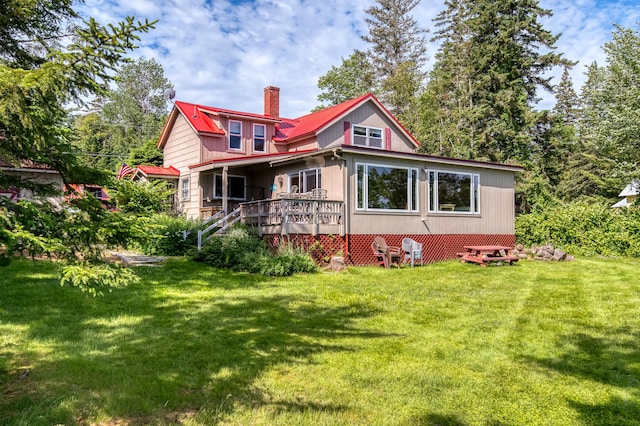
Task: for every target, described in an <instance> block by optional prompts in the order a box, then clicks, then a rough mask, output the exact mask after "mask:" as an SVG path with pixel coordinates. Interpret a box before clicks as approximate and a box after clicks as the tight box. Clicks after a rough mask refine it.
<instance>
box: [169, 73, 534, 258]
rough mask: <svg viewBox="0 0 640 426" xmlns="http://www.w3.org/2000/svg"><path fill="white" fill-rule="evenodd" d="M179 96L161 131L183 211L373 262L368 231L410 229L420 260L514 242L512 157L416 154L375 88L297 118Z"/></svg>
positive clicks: (274, 103)
mask: <svg viewBox="0 0 640 426" xmlns="http://www.w3.org/2000/svg"><path fill="white" fill-rule="evenodd" d="M279 102H280V89H279V88H277V87H271V86H270V87H267V88H265V90H264V113H263V114H256V113H247V112H240V111H233V110H228V109H222V108H216V107H209V106H204V105H197V104H191V103H186V102H180V101H176V102H175V103H174V107H173V109H172V111H171V113H170V114H169V117H168V119H167V122H166V125H165V127H164V129H163V131H162V134H161V136H160V139H159V142H158V147H159V148H160V149H161V150H162V151H163V153H164V167H165V168H169V167H173V168H175V169H176V170H178V171H179V180H178V188H177V193H178V194H177V198H178V201H177V207H178V209H179V210H180V211H181V212H183V213H184V214H185V215H186V216H187V217H190V218H207V217H209V216H211V215H213V214H215V213H216V212H219V211H223V212H225V213H230V212H232V211H236V212H237V214H239V215H241V218H242V220H243V221H244V222H245V223H249V224H253V225H255V226H257V227H258V229H259V231H260V232H261V234H262V235H263V236H264V237H265V238H266V239H267V240H268V241H270V242H271V243H272V244H273V245H274V246H275V245H277V244H280V243H281V242H283V241H287V242H292V241H293V242H295V243H299V244H302V245H305V246H311V245H313V247H316V248H318V250H321V251H322V252H323V253H324V254H325V255H327V254H329V255H330V254H334V253H337V252H341V253H342V254H344V255H345V256H346V257H347V259H348V260H349V261H351V262H352V263H354V264H372V263H373V262H374V257H373V256H372V250H371V242H372V240H373V238H374V237H375V236H376V235H382V236H384V237H385V239H386V240H387V242H388V243H389V244H390V245H398V246H399V245H400V243H401V241H402V238H405V237H409V238H413V239H414V240H416V241H418V242H421V243H422V244H423V247H424V250H423V257H424V261H425V262H432V261H436V260H442V259H447V258H453V257H456V253H457V252H460V251H462V247H463V246H464V245H471V244H472V245H481V244H500V245H513V244H514V242H515V236H514V234H515V230H514V219H515V201H514V199H515V197H514V176H515V173H516V172H519V171H522V170H523V169H522V168H521V167H518V166H513V165H506V164H495V163H486V162H480V161H470V160H460V159H451V158H443V157H436V156H428V155H423V154H419V153H418V152H417V149H418V147H419V143H418V141H417V140H416V139H415V138H414V137H413V136H412V135H411V134H410V133H409V132H408V131H407V130H406V129H405V128H404V127H403V126H402V125H401V124H400V123H399V122H398V121H397V120H396V118H395V117H394V116H393V115H392V114H391V113H390V112H389V111H388V110H387V109H386V108H385V107H384V105H382V103H381V102H380V101H379V100H378V99H377V98H376V97H375V96H374V95H372V94H367V95H363V96H360V97H358V98H355V99H352V100H349V101H347V102H344V103H342V104H340V105H336V106H333V107H329V108H326V109H323V110H321V111H318V112H315V113H311V114H308V115H305V116H302V117H298V118H294V119H288V118H283V117H281V116H280V112H279V109H280V108H279Z"/></svg>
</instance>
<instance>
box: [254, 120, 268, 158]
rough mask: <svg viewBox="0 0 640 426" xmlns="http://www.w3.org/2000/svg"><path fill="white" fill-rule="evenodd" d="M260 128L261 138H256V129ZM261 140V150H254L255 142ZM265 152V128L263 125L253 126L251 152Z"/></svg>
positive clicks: (256, 124)
mask: <svg viewBox="0 0 640 426" xmlns="http://www.w3.org/2000/svg"><path fill="white" fill-rule="evenodd" d="M258 127H262V138H258V137H257V136H256V128H258ZM258 140H262V149H257V148H256V141H258ZM266 150H267V126H266V125H265V124H259V123H254V124H253V152H266Z"/></svg>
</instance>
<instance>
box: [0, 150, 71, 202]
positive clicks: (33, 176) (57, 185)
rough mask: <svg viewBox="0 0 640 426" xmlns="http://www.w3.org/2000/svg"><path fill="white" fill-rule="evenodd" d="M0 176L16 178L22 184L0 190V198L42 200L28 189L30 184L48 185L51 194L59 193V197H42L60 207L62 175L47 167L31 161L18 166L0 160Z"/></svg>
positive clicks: (16, 200)
mask: <svg viewBox="0 0 640 426" xmlns="http://www.w3.org/2000/svg"><path fill="white" fill-rule="evenodd" d="M0 174H4V175H6V176H10V177H13V178H16V179H17V180H19V181H21V182H23V185H17V186H13V187H11V188H0V196H5V197H7V198H9V199H10V200H11V201H14V202H18V201H20V200H27V201H38V200H40V199H42V197H38V196H35V195H34V194H33V192H32V191H30V190H29V189H28V188H29V186H30V184H34V185H48V186H49V187H50V188H51V189H52V191H53V192H55V191H58V192H59V195H52V196H48V197H44V199H45V200H46V201H48V202H50V203H52V204H53V205H56V206H60V204H61V202H62V188H63V182H62V175H61V174H60V172H58V171H57V170H53V169H52V168H51V167H49V166H47V165H44V164H40V163H35V162H33V161H22V162H21V163H20V164H19V165H14V164H10V163H9V162H7V161H4V160H2V159H0Z"/></svg>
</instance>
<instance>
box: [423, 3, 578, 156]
mask: <svg viewBox="0 0 640 426" xmlns="http://www.w3.org/2000/svg"><path fill="white" fill-rule="evenodd" d="M445 6H446V9H445V10H444V11H443V12H441V13H440V14H439V15H438V16H437V17H436V19H435V22H436V27H437V28H438V30H437V32H436V36H435V37H434V39H435V40H438V41H440V42H441V46H440V50H439V51H438V53H437V56H436V59H437V63H436V65H435V67H434V71H433V72H432V75H431V80H430V82H429V85H428V87H427V91H426V94H425V96H424V97H423V100H422V101H423V105H422V108H421V115H422V117H423V119H424V120H426V121H435V122H440V123H442V124H444V125H446V126H447V128H445V129H440V130H439V131H440V132H441V137H440V138H441V140H442V139H444V140H446V141H448V144H442V143H437V142H436V143H435V144H434V143H433V142H430V141H429V139H430V140H433V139H434V137H433V136H434V135H433V131H432V130H431V131H430V130H429V129H424V128H422V131H424V132H425V133H424V134H422V135H419V136H420V137H422V138H425V139H428V140H427V141H425V144H424V147H425V148H424V149H425V150H427V151H428V150H433V149H437V148H440V147H444V146H451V147H455V149H453V150H449V151H445V152H444V154H453V155H455V154H460V153H463V155H465V156H468V157H470V158H480V159H489V160H492V161H519V162H521V163H528V162H530V161H531V154H532V146H531V144H532V140H533V139H534V138H533V137H532V136H533V135H532V132H533V131H534V129H535V128H536V127H537V125H538V123H537V120H538V119H542V118H541V117H540V116H539V115H538V114H536V113H534V111H533V106H534V105H535V103H536V102H537V100H538V99H537V90H538V88H540V87H542V88H544V89H546V90H550V91H552V90H553V87H552V84H551V81H550V77H547V76H545V72H546V71H548V70H549V69H551V68H552V67H554V66H557V65H563V66H571V65H572V64H571V63H570V62H569V61H567V60H565V59H564V58H562V55H561V54H558V53H555V42H556V40H557V38H558V36H554V35H553V34H551V33H550V32H549V31H547V30H545V29H544V28H543V27H542V25H541V24H540V22H539V20H540V19H541V18H544V17H547V16H550V15H551V11H549V10H546V9H542V8H541V7H539V6H538V1H537V0H521V1H514V0H491V1H490V0H480V1H471V0H448V1H446V2H445ZM542 50H544V53H543V52H542Z"/></svg>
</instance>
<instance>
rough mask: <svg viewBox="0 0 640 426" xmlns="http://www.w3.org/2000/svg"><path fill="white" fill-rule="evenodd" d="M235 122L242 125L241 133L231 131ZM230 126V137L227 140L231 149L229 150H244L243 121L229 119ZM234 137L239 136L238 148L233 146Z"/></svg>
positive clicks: (228, 147)
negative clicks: (232, 139)
mask: <svg viewBox="0 0 640 426" xmlns="http://www.w3.org/2000/svg"><path fill="white" fill-rule="evenodd" d="M234 124H238V125H239V126H240V132H239V133H238V132H232V131H231V130H232V129H231V128H232V125H234ZM228 126H229V131H228V133H229V137H228V140H227V149H229V151H242V121H238V120H229V124H228ZM232 137H237V138H238V144H239V147H238V148H234V147H232V146H231V138H232Z"/></svg>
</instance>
